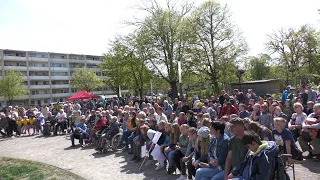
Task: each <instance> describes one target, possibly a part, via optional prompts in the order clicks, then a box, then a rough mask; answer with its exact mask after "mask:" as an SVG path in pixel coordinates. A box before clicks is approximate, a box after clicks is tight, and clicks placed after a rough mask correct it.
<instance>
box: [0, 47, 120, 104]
mask: <svg viewBox="0 0 320 180" xmlns="http://www.w3.org/2000/svg"><path fill="white" fill-rule="evenodd" d="M101 62H102V57H101V56H92V55H76V54H63V53H48V52H35V51H19V50H7V49H0V67H1V69H2V70H1V71H0V79H1V78H2V77H3V76H4V75H5V71H6V70H14V71H20V72H21V74H22V75H23V76H24V78H25V83H26V87H27V89H28V90H29V94H28V95H24V96H21V97H19V98H17V100H15V101H14V105H20V106H29V105H36V106H40V105H41V106H42V105H46V104H49V103H51V102H62V101H65V99H66V98H68V97H70V96H72V95H73V94H74V93H75V92H76V90H75V89H74V88H72V87H71V85H70V80H71V76H72V73H73V72H74V71H75V70H76V69H77V68H82V67H87V68H89V69H90V70H93V71H94V72H96V74H97V75H98V76H101V77H103V78H105V76H103V74H102V72H101V71H100V70H99V68H98V64H100V63H101ZM92 93H94V94H98V95H110V94H114V93H113V91H112V90H111V89H109V88H107V87H103V88H100V89H99V90H97V91H94V92H92ZM4 106H6V104H5V99H4V98H3V97H0V108H1V107H4Z"/></svg>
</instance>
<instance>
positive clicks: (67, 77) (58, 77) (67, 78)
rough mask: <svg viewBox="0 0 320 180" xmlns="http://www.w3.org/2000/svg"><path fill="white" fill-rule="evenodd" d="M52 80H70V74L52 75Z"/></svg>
mask: <svg viewBox="0 0 320 180" xmlns="http://www.w3.org/2000/svg"><path fill="white" fill-rule="evenodd" d="M51 80H69V76H51Z"/></svg>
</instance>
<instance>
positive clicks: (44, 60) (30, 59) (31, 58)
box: [28, 57, 48, 62]
mask: <svg viewBox="0 0 320 180" xmlns="http://www.w3.org/2000/svg"><path fill="white" fill-rule="evenodd" d="M28 61H33V62H48V58H40V57H29V58H28Z"/></svg>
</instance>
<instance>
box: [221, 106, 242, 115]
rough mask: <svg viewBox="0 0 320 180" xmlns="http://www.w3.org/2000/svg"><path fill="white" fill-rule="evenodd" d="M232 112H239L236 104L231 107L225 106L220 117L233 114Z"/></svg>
mask: <svg viewBox="0 0 320 180" xmlns="http://www.w3.org/2000/svg"><path fill="white" fill-rule="evenodd" d="M231 114H238V111H237V109H236V108H235V107H234V106H231V108H229V107H228V106H223V107H222V109H221V112H220V117H222V116H225V115H231Z"/></svg>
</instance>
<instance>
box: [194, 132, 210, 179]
mask: <svg viewBox="0 0 320 180" xmlns="http://www.w3.org/2000/svg"><path fill="white" fill-rule="evenodd" d="M197 135H198V139H197V141H196V146H195V153H194V155H193V157H192V165H193V166H194V168H196V169H197V168H199V167H201V166H203V165H204V164H205V163H208V152H209V143H210V139H211V136H210V129H209V128H208V127H205V126H204V127H202V128H200V129H199V130H198V132H197ZM193 175H194V176H195V174H193Z"/></svg>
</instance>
